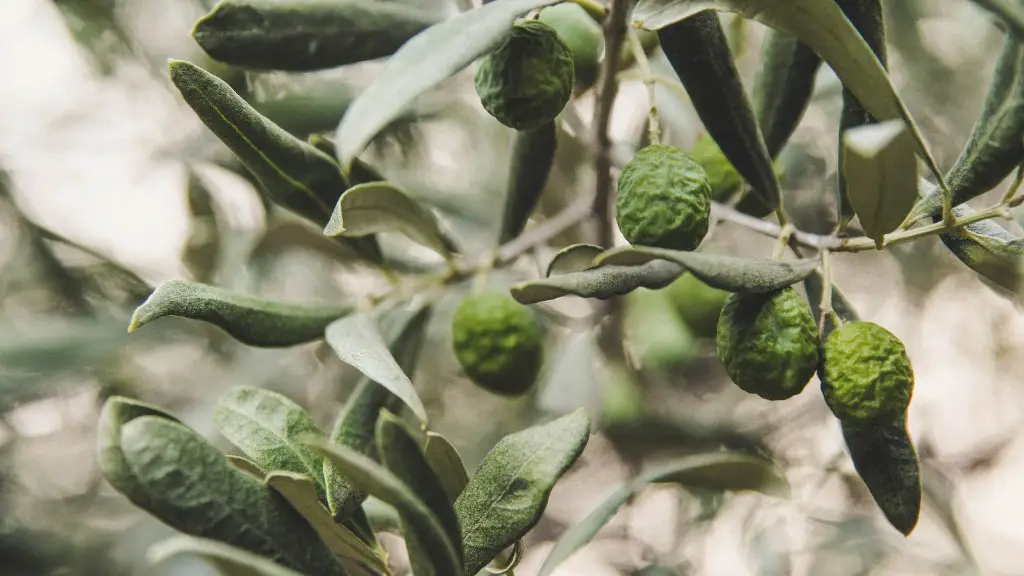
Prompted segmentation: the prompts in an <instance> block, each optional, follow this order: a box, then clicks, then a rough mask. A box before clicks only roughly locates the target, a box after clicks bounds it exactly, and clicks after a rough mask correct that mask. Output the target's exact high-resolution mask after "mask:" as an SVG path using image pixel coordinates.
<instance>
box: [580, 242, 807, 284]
mask: <svg viewBox="0 0 1024 576" xmlns="http://www.w3.org/2000/svg"><path fill="white" fill-rule="evenodd" d="M658 260H667V261H670V262H673V263H675V264H678V265H679V266H682V267H683V269H684V270H689V271H690V273H691V274H693V275H694V276H695V277H696V278H697V279H699V280H700V281H701V282H703V283H705V284H707V285H708V286H711V287H712V288H718V289H719V290H726V291H728V292H752V293H764V292H774V291H775V290H781V289H782V288H785V287H787V286H792V285H793V284H796V283H797V282H800V281H801V280H803V279H805V278H807V277H808V276H810V275H811V273H812V272H814V270H815V269H816V268H817V266H818V261H817V259H814V258H806V259H803V260H793V261H781V260H762V259H756V258H742V257H738V256H726V255H724V254H707V253H704V252H683V251H680V250H667V249H664V248H646V247H623V248H614V249H612V250H608V251H606V252H604V253H603V254H601V255H600V256H598V257H597V258H595V259H594V264H596V265H599V266H606V265H613V266H641V265H647V264H649V263H651V262H653V261H658Z"/></svg>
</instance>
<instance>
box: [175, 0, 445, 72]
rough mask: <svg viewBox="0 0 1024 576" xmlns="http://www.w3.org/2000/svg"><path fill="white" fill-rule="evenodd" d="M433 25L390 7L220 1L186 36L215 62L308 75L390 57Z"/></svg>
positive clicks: (347, 1)
mask: <svg viewBox="0 0 1024 576" xmlns="http://www.w3.org/2000/svg"><path fill="white" fill-rule="evenodd" d="M435 20H436V19H435V18H434V17H433V16H431V15H430V14H429V13H427V12H426V11H423V10H419V9H417V8H415V7H413V6H402V5H398V4H394V3H391V2H366V1H364V0H286V1H283V2H282V1H280V0H221V2H219V3H217V5H216V6H214V8H213V10H212V11H211V12H210V13H209V14H207V15H205V16H203V17H202V18H200V19H199V21H198V22H197V23H196V25H195V28H194V29H193V30H192V37H193V38H195V40H196V42H198V43H199V46H201V47H202V48H203V50H205V51H206V53H207V54H209V55H210V57H211V58H214V59H215V60H220V61H221V62H226V63H228V64H233V65H235V66H244V67H246V68H257V69H265V70H290V71H308V70H319V69H323V68H334V67H337V66H345V65H347V64H355V63H356V62H363V61H365V60H374V59H376V58H383V57H385V56H390V55H391V54H394V52H395V50H398V48H399V47H400V46H401V45H402V44H403V43H405V42H406V41H407V40H408V39H409V38H412V37H413V36H414V35H416V34H418V33H419V32H421V31H422V30H424V29H425V28H427V27H428V26H430V25H432V24H434V22H435Z"/></svg>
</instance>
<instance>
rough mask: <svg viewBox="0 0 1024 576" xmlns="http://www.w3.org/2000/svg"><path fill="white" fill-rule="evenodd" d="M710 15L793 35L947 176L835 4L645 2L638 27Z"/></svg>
mask: <svg viewBox="0 0 1024 576" xmlns="http://www.w3.org/2000/svg"><path fill="white" fill-rule="evenodd" d="M704 10H723V11H727V12H735V13H737V14H740V15H742V16H744V17H746V18H751V19H753V20H757V21H759V22H761V23H762V24H764V25H766V26H770V27H772V28H776V29H779V30H782V31H784V32H789V33H791V34H793V35H794V36H796V37H797V38H799V39H800V41H802V42H803V43H804V44H807V45H808V46H810V47H811V49H813V50H814V51H815V53H817V54H818V55H819V56H821V58H822V59H823V60H824V61H825V62H827V63H828V64H829V66H831V67H832V69H833V70H834V71H835V73H836V75H837V76H839V79H840V80H842V82H843V85H844V86H846V87H847V88H849V89H850V92H852V93H853V95H854V96H855V97H856V98H857V100H858V101H860V103H861V104H863V105H864V108H865V109H866V110H867V111H868V113H870V114H871V115H872V116H873V117H874V118H875V119H877V120H879V121H885V120H894V119H897V118H901V119H903V120H904V121H905V122H906V123H907V128H908V129H909V131H910V133H911V134H912V135H913V136H914V140H915V141H916V142H917V145H918V153H919V154H920V155H921V157H922V158H924V160H925V162H926V163H927V165H928V169H929V170H930V171H931V172H932V173H933V174H934V175H935V176H936V178H941V177H942V172H941V171H940V170H939V168H938V165H937V164H936V163H935V159H934V158H932V155H931V152H930V151H929V150H928V145H927V144H926V143H925V141H924V138H923V137H922V136H921V133H920V131H919V130H918V128H917V125H916V124H915V123H914V121H913V118H911V116H910V113H909V112H908V111H907V109H906V106H905V105H904V104H903V101H902V100H901V99H900V97H899V95H898V94H897V93H896V89H895V87H894V86H893V85H892V82H891V81H890V80H889V76H888V74H887V73H886V71H885V68H884V67H883V66H882V64H881V62H879V61H878V58H877V57H876V56H875V54H874V52H872V51H871V47H870V46H868V44H867V42H865V41H864V38H862V37H861V35H860V33H858V32H857V29H856V28H854V26H853V24H851V23H850V21H849V20H848V19H847V18H846V16H845V15H844V14H843V11H842V10H840V8H839V6H838V5H837V4H836V3H835V2H821V1H820V0H786V2H765V1H764V0H640V2H639V4H637V7H636V9H635V10H634V11H633V19H634V21H635V22H637V23H638V24H640V25H641V26H643V27H644V28H646V29H648V30H658V29H660V28H664V27H665V26H669V25H671V24H673V23H674V22H678V21H679V20H682V19H685V18H689V17H691V16H693V15H694V14H697V13H699V12H702V11H704Z"/></svg>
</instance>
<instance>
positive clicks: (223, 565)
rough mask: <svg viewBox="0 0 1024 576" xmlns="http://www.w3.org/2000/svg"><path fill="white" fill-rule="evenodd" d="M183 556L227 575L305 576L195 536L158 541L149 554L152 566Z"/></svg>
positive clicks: (249, 553) (254, 555)
mask: <svg viewBox="0 0 1024 576" xmlns="http://www.w3.org/2000/svg"><path fill="white" fill-rule="evenodd" d="M181 554H194V555H196V556H198V557H200V558H202V559H204V560H206V561H207V562H209V563H210V564H213V565H214V566H216V567H217V570H218V571H219V572H220V573H222V574H224V575H225V576H304V575H303V574H302V573H300V572H296V571H294V570H291V569H290V568H285V567H284V566H281V565H280V564H277V563H274V562H271V561H270V560H267V559H266V558H264V557H262V556H259V555H258V554H253V553H252V552H249V551H247V550H243V549H241V548H236V547H234V546H229V545H227V544H223V543H221V542H217V541H215V540H208V539H206V538H195V537H192V536H182V535H178V536H172V537H170V538H168V539H166V540H162V541H160V542H157V543H156V544H154V545H153V546H151V547H150V548H149V551H148V552H147V554H146V557H147V559H148V560H149V563H150V564H153V565H155V564H160V563H161V562H164V561H166V560H168V559H170V558H173V557H175V556H179V555H181Z"/></svg>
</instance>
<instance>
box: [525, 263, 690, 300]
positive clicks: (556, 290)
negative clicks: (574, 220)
mask: <svg viewBox="0 0 1024 576" xmlns="http://www.w3.org/2000/svg"><path fill="white" fill-rule="evenodd" d="M682 273H683V269H682V268H680V267H679V266H678V265H676V264H672V263H670V262H648V263H645V264H642V265H637V266H633V265H630V266H615V265H603V266H600V267H597V268H593V269H590V270H584V271H581V272H572V273H569V274H561V275H556V276H552V277H550V278H545V279H542V280H534V281H532V282H520V283H519V284H515V285H513V286H512V287H511V288H510V292H511V294H512V297H513V298H515V299H516V301H518V302H519V303H520V304H536V303H537V302H544V301H546V300H554V299H555V298H561V297H562V296H582V297H584V298H598V299H601V300H604V299H608V298H611V297H613V296H621V295H623V294H628V293H630V292H632V291H633V290H636V289H637V288H664V287H665V286H668V285H669V284H671V283H672V281H673V280H675V279H676V278H678V277H679V276H680V275H681V274H682Z"/></svg>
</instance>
